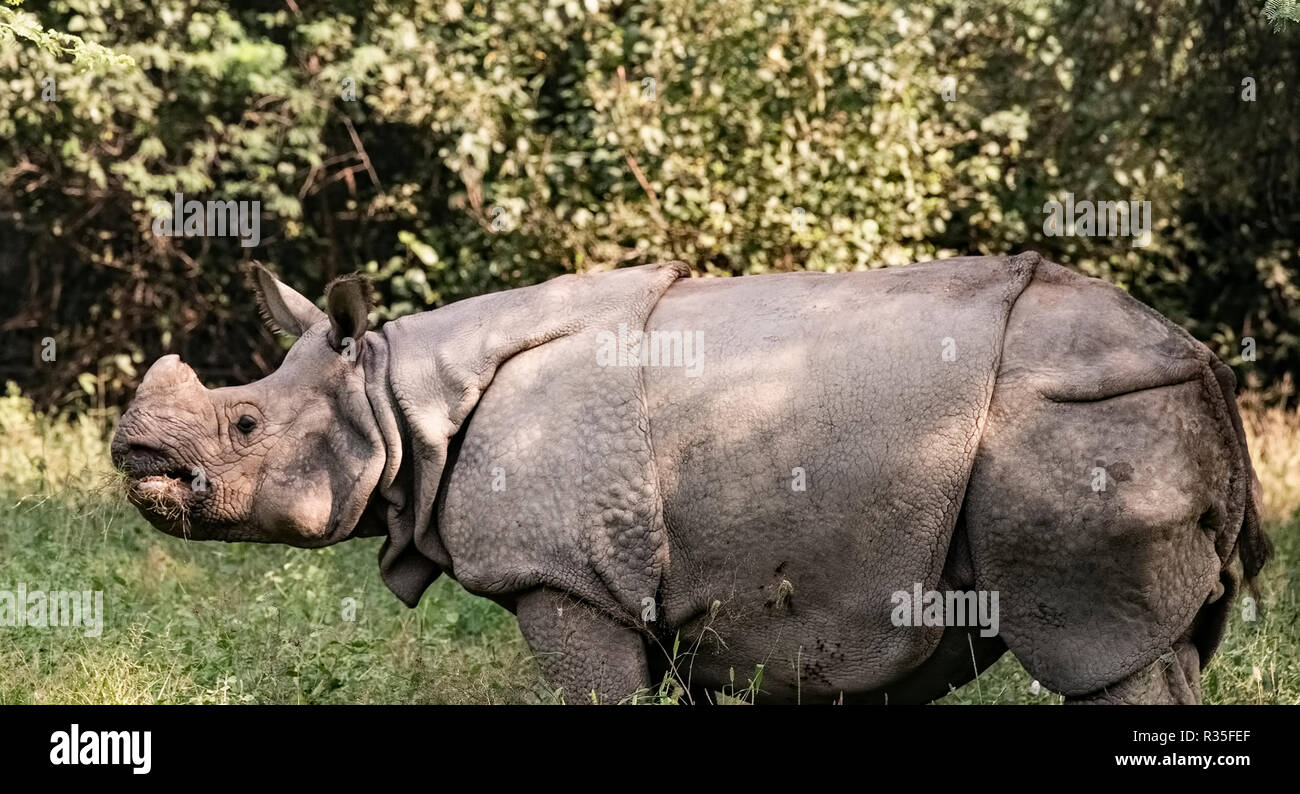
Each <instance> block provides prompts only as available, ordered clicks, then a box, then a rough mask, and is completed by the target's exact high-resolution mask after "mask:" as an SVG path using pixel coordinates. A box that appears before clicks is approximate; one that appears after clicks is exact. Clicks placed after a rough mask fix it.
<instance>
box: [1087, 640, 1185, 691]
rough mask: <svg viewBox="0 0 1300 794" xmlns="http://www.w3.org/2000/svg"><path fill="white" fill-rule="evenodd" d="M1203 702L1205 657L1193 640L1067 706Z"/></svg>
mask: <svg viewBox="0 0 1300 794" xmlns="http://www.w3.org/2000/svg"><path fill="white" fill-rule="evenodd" d="M1200 702H1201V657H1200V653H1199V652H1198V651H1197V650H1196V645H1195V644H1194V643H1193V642H1191V641H1190V640H1187V639H1184V640H1180V641H1179V642H1178V644H1176V645H1175V646H1174V647H1173V648H1172V649H1170V650H1169V652H1168V653H1165V654H1163V655H1162V656H1161V657H1160V658H1158V659H1156V660H1155V661H1154V662H1152V663H1151V664H1149V665H1147V666H1146V667H1145V668H1143V669H1141V670H1139V671H1138V672H1136V673H1134V674H1133V675H1131V676H1129V677H1128V678H1125V679H1124V680H1122V681H1118V682H1116V683H1114V684H1112V685H1110V686H1106V687H1102V688H1101V689H1099V690H1097V691H1096V692H1090V693H1088V694H1086V695H1080V696H1078V697H1066V698H1065V703H1066V705H1080V704H1082V705H1099V704H1110V705H1197V704H1199V703H1200Z"/></svg>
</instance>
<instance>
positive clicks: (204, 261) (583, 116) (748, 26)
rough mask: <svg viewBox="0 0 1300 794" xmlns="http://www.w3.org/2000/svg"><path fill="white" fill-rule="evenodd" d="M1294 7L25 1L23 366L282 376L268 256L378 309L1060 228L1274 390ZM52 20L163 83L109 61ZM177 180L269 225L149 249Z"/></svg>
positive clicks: (1299, 365) (1287, 306) (95, 381)
mask: <svg viewBox="0 0 1300 794" xmlns="http://www.w3.org/2000/svg"><path fill="white" fill-rule="evenodd" d="M1277 8H1281V7H1280V6H1277V7H1274V6H1269V7H1261V6H1260V5H1259V4H1257V3H1253V2H1238V3H1235V4H1234V3H1229V4H1221V3H1218V2H1209V0H1197V1H1194V2H1190V3H1187V4H1179V5H1176V6H1161V7H1160V11H1159V13H1155V12H1154V11H1153V9H1152V8H1151V7H1149V5H1148V4H1147V3H1146V2H1144V1H1143V2H1136V3H1134V2H1119V1H1118V0H1101V1H1100V2H1097V1H1096V0H972V1H971V2H941V3H937V4H931V5H929V6H917V5H916V4H911V3H903V2H897V1H896V0H890V1H889V2H883V3H875V4H862V3H850V2H843V1H842V0H809V2H802V3H772V2H768V1H767V0H712V1H710V2H705V0H653V1H652V2H649V1H636V2H631V1H630V2H622V3H612V2H608V0H583V1H582V2H578V1H577V0H543V1H542V2H521V1H513V2H501V3H492V4H487V3H481V2H469V1H468V0H466V1H465V2H461V1H460V0H451V1H450V2H448V1H447V0H380V1H379V2H360V0H340V2H337V3H332V4H328V5H325V4H296V5H295V4H290V5H283V6H282V5H280V4H270V5H267V4H263V3H254V2H236V3H231V2H225V1H224V0H222V1H221V2H218V0H159V2H156V3H150V4H146V7H143V8H142V7H140V4H138V3H134V2H128V1H127V0H51V2H49V3H47V4H44V5H43V6H42V7H41V8H40V9H39V10H25V11H17V12H15V11H10V10H7V9H6V10H5V11H4V13H5V14H6V15H7V16H5V17H3V18H0V23H3V22H6V21H7V22H8V24H9V29H14V27H15V24H16V23H14V22H13V20H16V19H21V20H24V21H23V22H22V23H21V24H22V26H23V28H22V29H23V30H25V31H29V32H30V31H40V33H39V37H38V38H33V36H37V35H38V34H36V33H31V35H23V36H20V37H12V36H11V37H10V39H9V40H8V41H5V42H2V43H0V45H2V47H3V48H2V49H0V80H2V81H3V82H4V84H5V85H7V86H8V89H7V90H6V91H4V92H0V140H3V141H4V144H3V145H2V146H0V236H2V237H3V239H4V240H5V243H4V245H0V273H3V275H4V277H5V279H6V281H8V282H9V283H10V284H13V285H15V286H16V288H15V289H11V290H6V291H4V292H3V293H0V318H7V319H0V328H3V329H4V331H5V332H6V335H7V339H8V342H9V343H8V344H6V345H5V346H4V347H3V348H2V349H3V353H0V376H3V377H8V378H13V379H15V380H17V381H19V382H20V383H21V384H22V385H23V387H24V390H25V391H27V392H28V393H31V394H33V395H35V396H36V397H38V398H39V399H40V401H41V402H42V403H44V404H51V403H70V404H73V405H83V406H84V405H92V404H96V403H103V404H111V403H113V402H116V401H120V399H121V398H122V396H123V395H124V394H125V393H127V392H128V391H129V389H130V387H131V385H132V384H133V383H134V382H135V380H136V378H138V373H139V371H140V367H139V366H137V365H140V364H143V363H145V362H147V361H151V360H153V359H154V358H155V357H157V356H158V355H160V354H161V353H163V352H179V353H181V355H182V356H183V357H184V358H185V359H186V360H187V361H189V362H191V363H193V364H194V365H195V366H196V368H197V369H198V371H199V373H200V375H202V376H203V377H205V378H207V379H208V380H210V381H212V382H232V381H244V380H248V379H251V378H254V377H257V376H258V375H260V374H262V373H264V372H266V371H268V370H269V369H270V368H272V367H273V366H274V365H275V363H276V361H277V360H278V355H279V351H280V349H281V347H282V345H283V343H282V342H281V341H277V340H276V339H274V337H272V335H271V334H270V333H268V332H267V331H265V330H264V329H262V328H261V327H260V324H259V322H258V320H257V317H256V313H255V312H254V311H253V310H252V306H251V299H250V296H249V292H248V290H247V288H246V287H245V284H244V276H243V275H242V273H241V272H240V271H241V264H242V263H243V262H244V261H245V260H246V259H248V258H250V257H256V258H258V259H260V260H261V261H263V262H266V263H268V264H270V265H271V266H273V267H274V268H275V269H277V271H278V272H280V273H281V274H282V275H283V276H284V277H285V278H286V280H288V281H289V282H290V283H293V284H294V285H295V286H298V287H300V288H301V289H303V290H304V291H305V292H307V293H309V294H312V295H316V294H319V291H320V289H321V287H322V286H323V285H324V284H325V283H326V282H327V281H328V280H329V279H331V278H333V277H335V276H337V275H339V274H341V273H345V272H349V271H353V270H363V271H365V272H368V273H369V274H370V275H371V276H372V278H374V279H375V281H376V282H377V284H378V287H379V294H380V296H381V306H380V308H379V311H378V315H379V319H381V320H383V319H388V318H391V317H395V316H398V315H401V314H405V313H409V312H412V311H419V310H423V309H426V308H430V307H434V306H438V305H441V304H443V303H445V302H447V301H451V300H456V299H459V298H462V297H465V296H468V295H473V294H478V293H481V292H484V291H490V290H496V289H502V288H506V287H510V286H517V285H523V284H529V283H534V282H537V281H539V280H542V279H545V278H547V277H550V276H552V275H555V274H558V273H561V272H565V271H574V270H585V269H591V268H603V267H610V266H615V265H619V264H625V263H636V262H643V261H653V260H660V259H667V258H681V259H684V260H686V261H688V262H690V263H692V264H693V265H694V266H695V267H696V268H697V269H698V270H701V271H706V272H710V273H715V274H719V275H721V274H741V273H761V272H769V271H781V270H793V269H804V268H807V269H817V270H846V269H852V268H866V267H880V266H887V265H896V264H902V263H905V262H909V261H913V260H920V259H928V258H934V257H940V256H949V255H961V254H979V253H1003V252H1009V251H1017V250H1024V249H1027V248H1033V249H1037V250H1040V251H1042V252H1043V253H1045V254H1047V255H1048V256H1050V257H1052V258H1054V259H1056V260H1058V261H1062V262H1064V263H1066V264H1069V265H1071V266H1073V267H1076V268H1079V269H1081V270H1083V271H1085V272H1087V273H1090V274H1093V275H1098V276H1101V277H1104V278H1107V279H1109V280H1111V281H1113V282H1115V283H1117V284H1120V285H1121V286H1123V287H1124V288H1126V289H1129V290H1130V291H1132V292H1133V293H1134V294H1135V295H1136V296H1137V297H1139V298H1141V299H1142V300H1144V301H1147V302H1148V303H1151V304H1152V305H1154V306H1155V307H1156V308H1157V309H1159V310H1160V311H1162V312H1164V313H1166V314H1168V315H1170V316H1171V317H1173V318H1174V319H1175V320H1177V321H1178V322H1180V323H1182V324H1183V325H1184V326H1186V327H1187V328H1189V330H1191V331H1192V332H1193V333H1194V334H1195V335H1196V336H1198V337H1199V338H1201V339H1204V340H1206V341H1207V342H1210V343H1211V344H1212V345H1214V346H1216V347H1217V349H1218V351H1219V352H1220V353H1221V354H1222V355H1223V356H1224V357H1225V358H1227V359H1228V360H1230V361H1232V362H1233V363H1234V364H1236V365H1238V367H1239V372H1241V373H1243V374H1244V375H1246V376H1247V378H1248V379H1250V380H1252V381H1254V382H1257V383H1259V384H1261V385H1263V384H1268V383H1273V382H1277V381H1279V379H1280V378H1281V376H1282V375H1283V374H1284V373H1286V372H1290V371H1296V370H1300V280H1298V278H1297V263H1296V255H1297V249H1298V245H1297V242H1298V238H1300V228H1298V226H1300V224H1297V218H1300V208H1298V207H1297V204H1296V202H1297V193H1296V191H1295V189H1294V186H1295V184H1296V183H1297V182H1298V181H1300V145H1297V144H1298V143H1300V140H1298V139H1300V124H1297V121H1300V118H1297V116H1300V105H1297V103H1295V102H1293V101H1291V99H1290V97H1291V95H1292V93H1293V91H1294V79H1295V75H1296V74H1298V73H1300V49H1297V48H1295V47H1293V46H1288V45H1287V41H1286V39H1285V38H1279V35H1278V34H1277V33H1275V32H1274V31H1272V30H1271V29H1270V24H1269V22H1268V20H1266V19H1265V18H1264V17H1265V14H1266V13H1273V12H1274V11H1276V10H1277ZM1269 9H1273V10H1269ZM1278 13H1281V11H1278ZM57 31H67V32H69V33H70V34H73V35H75V37H76V38H77V39H78V40H80V41H81V42H84V45H85V48H88V49H86V51H87V52H92V51H93V52H96V53H97V52H99V50H98V49H94V48H98V47H103V48H106V49H105V50H104V51H105V52H111V53H113V54H115V55H116V56H122V58H129V59H130V62H131V63H133V64H134V66H129V65H128V64H127V62H126V61H125V60H123V59H122V58H116V57H114V58H108V57H107V56H105V57H103V58H100V57H93V56H91V55H83V56H80V60H79V56H78V55H77V54H76V53H77V52H78V51H80V50H81V49H82V48H81V46H80V45H76V46H74V45H73V44H72V43H71V41H72V40H71V39H67V38H64V34H63V33H58V32H57ZM1288 35H1290V34H1289V33H1288V32H1283V33H1282V36H1284V37H1285V36H1288ZM42 41H47V42H52V44H51V45H50V46H44V45H42V43H41V42H42ZM69 48H71V49H69ZM91 62H93V63H94V64H95V66H96V68H94V69H85V68H82V67H83V66H86V65H88V64H89V63H91ZM51 77H52V78H53V79H54V84H55V86H56V87H57V94H58V97H57V100H55V101H44V100H43V99H42V91H43V88H44V86H45V82H44V81H45V79H46V78H51ZM1247 79H1249V80H1251V81H1253V83H1252V85H1253V86H1254V91H1255V92H1256V94H1257V96H1256V99H1255V101H1245V99H1244V93H1245V91H1246V87H1245V85H1244V84H1243V81H1245V80H1247ZM178 191H182V192H184V193H185V194H186V196H187V198H198V199H218V200H225V199H244V200H257V201H260V202H261V206H262V209H263V219H262V220H263V231H262V238H263V239H262V244H261V245H260V246H259V247H258V248H255V249H245V248H241V247H240V246H239V244H238V242H237V241H235V240H233V239H217V238H189V239H187V238H159V237H155V236H154V235H153V233H152V231H151V224H152V220H153V217H154V209H155V207H156V206H157V205H159V204H160V203H166V202H170V200H171V197H172V195H173V194H174V193H176V192H178ZM1066 193H1073V194H1075V195H1076V196H1077V197H1080V198H1088V199H1091V200H1113V199H1118V200H1129V199H1132V200H1146V201H1150V202H1151V205H1152V212H1151V215H1152V218H1153V220H1154V225H1155V234H1154V238H1153V240H1152V243H1151V245H1149V246H1147V247H1145V248H1137V247H1132V246H1131V245H1130V241H1129V240H1128V239H1127V238H1113V239H1111V238H1088V237H1045V236H1044V235H1043V232H1042V225H1043V221H1044V219H1045V215H1044V213H1043V205H1044V202H1046V201H1048V200H1049V199H1060V198H1063V197H1064V195H1065V194H1066ZM1246 336H1250V337H1253V338H1255V339H1256V341H1257V344H1258V350H1259V353H1258V360H1257V361H1254V362H1248V361H1242V360H1241V349H1242V348H1241V339H1242V338H1243V337H1246ZM46 337H52V338H54V339H55V340H57V342H58V350H59V356H58V359H57V360H56V361H54V362H46V361H43V360H41V358H40V355H39V352H40V342H41V340H42V339H44V338H46ZM79 376H82V383H78V382H77V378H78V377H79ZM87 386H93V388H90V389H88V388H86V387H87ZM88 392H89V393H88ZM92 398H93V399H92Z"/></svg>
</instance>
